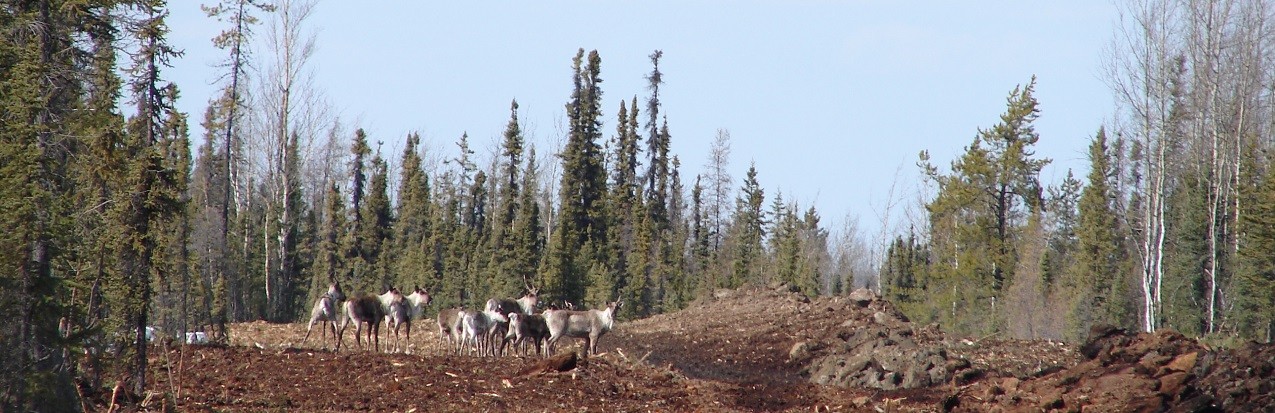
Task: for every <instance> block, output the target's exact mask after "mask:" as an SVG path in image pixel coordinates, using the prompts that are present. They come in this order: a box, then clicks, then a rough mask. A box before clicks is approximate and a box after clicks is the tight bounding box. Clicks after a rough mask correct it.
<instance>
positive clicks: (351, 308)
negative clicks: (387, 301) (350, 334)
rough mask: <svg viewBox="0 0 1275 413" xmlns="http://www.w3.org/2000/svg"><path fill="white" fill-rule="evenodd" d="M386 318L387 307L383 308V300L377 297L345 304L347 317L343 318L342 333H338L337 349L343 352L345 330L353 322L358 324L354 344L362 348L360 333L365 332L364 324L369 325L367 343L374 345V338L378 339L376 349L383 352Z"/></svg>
mask: <svg viewBox="0 0 1275 413" xmlns="http://www.w3.org/2000/svg"><path fill="white" fill-rule="evenodd" d="M384 318H385V307H383V306H382V304H381V300H380V298H379V297H377V296H375V295H371V294H368V295H365V296H362V297H359V298H355V299H353V300H349V301H346V302H345V316H344V317H342V322H341V331H340V332H338V333H337V342H336V348H337V351H340V350H341V341H342V339H343V338H344V337H345V328H346V327H348V326H349V325H350V323H351V322H354V323H356V324H355V329H354V344H355V345H357V346H360V347H361V344H362V343H361V342H359V338H360V333H362V332H363V324H364V323H366V324H367V341H368V344H373V341H372V340H373V337H376V339H375V340H376V342H375V344H374V347H373V348H374V349H376V351H380V350H381V332H380V329H381V320H382V319H384Z"/></svg>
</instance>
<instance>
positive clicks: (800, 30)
mask: <svg viewBox="0 0 1275 413" xmlns="http://www.w3.org/2000/svg"><path fill="white" fill-rule="evenodd" d="M200 2H201V1H200V0H189V1H187V0H181V1H174V2H172V4H170V6H169V7H170V8H171V15H170V16H169V20H168V21H169V25H170V28H171V30H172V32H171V33H170V40H171V42H172V43H173V44H174V45H175V46H176V47H178V48H180V49H182V50H184V52H185V54H184V56H183V57H181V58H179V59H175V60H174V61H173V67H172V68H170V69H168V71H167V72H166V73H167V77H168V79H169V80H171V81H174V82H176V83H177V84H178V85H179V87H180V88H181V90H182V99H181V101H180V102H179V109H180V110H182V111H184V112H187V113H189V114H190V116H191V118H192V122H191V123H192V125H193V129H192V131H191V134H192V137H199V136H202V130H200V129H199V127H198V125H197V123H198V120H199V119H202V116H203V113H204V109H205V107H206V106H207V103H208V101H209V99H210V98H211V97H212V96H214V95H216V94H217V90H218V88H219V86H218V85H216V84H215V83H216V81H217V79H218V70H219V69H217V68H216V67H214V63H216V62H217V61H219V60H220V59H224V56H225V53H224V52H223V51H221V50H218V49H215V48H213V47H212V44H211V40H210V39H211V38H212V37H213V36H214V35H216V33H217V32H218V31H220V30H221V28H222V24H221V23H219V22H217V21H215V20H213V19H211V18H208V17H206V16H205V15H204V14H203V12H202V11H201V10H200V8H199V3H200ZM1115 24H1116V6H1115V5H1114V4H1113V3H1111V2H1110V1H1109V0H1074V1H1065V2H1035V1H1032V2H1024V1H977V2H953V1H914V2H892V1H887V2H870V1H783V2H777V1H770V2H765V1H697V0H692V1H644V2H633V1H616V2H597V1H554V2H496V3H489V4H481V5H479V4H477V3H475V2H432V1H418V0H376V1H344V0H321V1H320V2H319V3H318V4H317V6H316V9H315V12H314V15H313V16H312V17H311V18H310V20H309V21H308V25H309V26H308V27H310V28H312V29H313V30H314V33H315V35H316V46H317V50H316V51H315V54H314V56H313V58H312V60H311V62H310V65H311V66H310V69H311V70H312V71H313V74H314V80H315V86H316V88H317V89H318V91H319V92H321V93H322V94H323V96H324V97H325V98H326V100H327V102H328V103H329V104H330V105H331V106H332V107H333V108H334V109H335V111H336V112H335V116H339V117H340V118H341V120H342V123H344V124H345V125H347V126H348V127H349V128H350V130H353V128H358V127H361V128H363V129H364V130H365V131H367V133H368V134H369V136H370V140H371V141H372V142H374V143H375V142H376V141H382V142H384V147H383V149H382V151H383V154H384V155H385V157H386V158H387V159H388V160H390V161H391V162H394V161H397V159H398V156H399V154H400V153H401V150H402V149H401V148H402V145H403V141H404V139H405V136H406V135H407V134H408V133H410V132H419V133H420V134H421V136H422V139H423V141H424V144H423V146H424V150H425V151H426V152H429V153H434V154H435V155H438V154H440V153H441V154H443V155H447V156H454V153H455V152H456V150H455V148H456V146H455V142H456V141H457V140H458V139H459V138H460V136H461V134H462V133H468V135H469V138H470V144H471V147H473V148H474V149H475V150H476V151H477V153H478V156H479V157H480V159H487V157H488V156H489V154H490V153H492V152H493V151H494V149H495V148H496V147H497V145H498V144H499V142H500V139H501V138H500V136H501V134H502V132H503V131H504V128H505V126H506V123H507V122H508V120H509V103H510V101H511V100H512V99H517V101H518V103H519V105H520V110H519V112H520V118H521V119H522V122H523V125H522V126H523V128H524V131H525V132H526V133H527V135H528V136H527V138H528V140H529V141H531V142H533V143H534V144H535V145H536V147H537V151H538V152H539V153H540V154H542V155H543V154H545V153H547V152H550V151H553V150H556V149H557V148H556V147H554V146H555V145H559V144H560V143H561V142H564V141H565V137H564V133H563V132H562V129H563V127H562V126H561V125H564V124H565V123H566V115H565V110H564V105H565V104H566V102H567V100H568V98H569V96H570V93H571V87H572V83H571V59H572V57H574V56H575V53H576V50H577V49H579V48H584V49H585V50H597V51H598V52H599V54H600V56H601V58H602V64H601V76H600V77H601V78H602V79H603V83H602V88H603V92H604V95H603V100H604V104H603V120H604V122H605V125H604V127H603V129H602V130H603V131H606V133H607V135H606V138H607V139H609V138H610V136H611V135H612V134H613V133H614V130H615V119H614V118H615V114H616V112H617V110H618V108H619V105H620V101H621V100H624V101H629V100H630V99H632V98H633V97H634V96H636V97H637V98H638V101H639V104H640V105H642V108H643V110H644V109H645V100H646V97H647V96H648V93H649V92H648V90H647V88H646V86H647V83H646V80H645V78H644V76H645V75H646V74H648V73H649V72H650V71H651V63H650V60H649V58H648V56H649V55H650V54H651V52H652V51H654V50H657V49H658V50H662V51H663V52H664V55H663V59H661V61H660V70H661V72H663V73H664V81H665V83H664V85H663V86H661V89H660V92H661V101H662V104H663V108H662V114H663V116H667V120H668V124H669V129H670V132H671V136H672V142H671V153H672V154H673V155H676V156H678V157H679V158H680V160H681V162H682V168H681V174H682V176H683V180H684V181H685V182H686V183H687V184H686V185H687V190H688V194H687V196H689V187H690V185H691V183H692V182H693V181H694V177H695V175H697V174H701V173H703V172H704V171H705V170H706V169H707V168H705V165H706V164H707V161H708V159H709V151H710V146H711V144H712V142H713V139H714V137H715V136H716V135H717V132H718V131H719V130H727V131H729V133H730V136H731V139H730V144H731V155H730V170H731V174H732V176H733V177H734V178H735V180H734V182H735V187H736V188H738V187H739V184H740V182H742V180H743V178H744V175H745V171H747V169H748V167H749V166H750V165H755V166H756V168H757V171H758V180H759V181H760V183H761V185H762V187H763V188H765V191H766V196H767V198H768V201H767V205H769V203H770V201H769V200H770V199H773V197H774V195H775V194H776V193H779V192H782V194H783V197H784V199H785V200H787V201H796V202H798V203H799V204H800V205H801V207H802V208H803V209H804V208H806V207H809V206H811V205H813V206H815V207H816V208H817V210H818V211H819V212H820V214H821V216H822V218H823V221H822V222H823V223H824V225H825V228H829V229H830V230H833V231H834V232H836V231H837V230H839V229H840V228H841V227H842V226H843V225H844V224H845V223H846V222H847V221H851V220H857V222H858V224H859V227H860V231H861V232H864V233H868V234H872V233H877V232H880V230H881V229H889V230H895V229H897V228H898V227H899V224H898V222H899V220H900V219H901V216H902V209H901V208H903V206H905V205H907V204H913V205H915V204H917V199H919V198H918V196H919V195H918V194H919V192H918V191H922V189H921V187H920V182H921V177H920V174H919V172H918V168H917V166H916V162H917V154H918V152H920V151H921V150H928V151H930V154H931V156H932V158H933V163H934V164H936V165H939V166H942V167H946V166H947V165H949V163H950V161H951V160H952V159H955V158H956V157H958V156H959V155H960V154H962V153H963V152H964V148H965V146H967V145H969V144H970V143H971V142H972V141H973V138H974V136H975V135H976V134H977V133H978V130H979V128H990V127H991V126H993V125H995V124H996V123H997V122H998V121H999V116H1000V115H1001V114H1002V113H1003V112H1004V111H1005V103H1006V98H1007V97H1008V95H1009V93H1010V91H1011V90H1013V89H1014V88H1015V87H1016V86H1019V85H1025V84H1026V83H1027V82H1029V81H1030V80H1031V78H1032V76H1036V78H1037V85H1036V95H1035V96H1036V98H1037V99H1038V100H1039V102H1040V109H1041V114H1040V118H1039V120H1038V121H1037V122H1036V127H1037V131H1038V132H1039V133H1040V136H1041V138H1040V141H1039V142H1038V143H1037V145H1036V150H1037V155H1038V156H1039V157H1044V158H1051V159H1053V163H1052V164H1051V165H1050V166H1049V167H1047V168H1046V169H1045V170H1044V171H1043V172H1042V176H1041V178H1042V181H1043V182H1044V183H1046V184H1056V183H1057V182H1060V181H1061V180H1062V179H1063V177H1064V176H1065V175H1066V173H1067V172H1068V170H1073V171H1074V172H1073V173H1074V174H1075V175H1076V176H1077V177H1078V178H1081V179H1083V176H1084V175H1085V173H1086V172H1087V169H1088V161H1087V159H1086V149H1087V146H1088V142H1089V139H1090V138H1091V137H1092V136H1093V134H1094V133H1095V132H1096V131H1097V130H1098V128H1099V127H1100V126H1102V125H1104V124H1105V123H1107V122H1109V121H1110V119H1111V118H1112V117H1113V115H1112V113H1113V110H1114V109H1113V108H1114V103H1113V102H1114V101H1113V97H1112V96H1113V94H1112V93H1111V91H1110V89H1109V87H1108V86H1107V83H1106V82H1105V81H1104V76H1103V75H1102V73H1103V63H1104V59H1105V57H1104V56H1107V55H1108V53H1107V52H1106V50H1108V45H1109V44H1110V42H1111V39H1112V36H1113V30H1114V26H1115ZM257 31H258V35H257V36H258V37H259V38H260V37H261V36H264V33H265V30H264V29H263V28H258V29H257ZM258 56H259V57H264V52H258ZM639 118H640V119H645V118H646V114H645V113H642V114H640V116H639ZM891 205H895V206H893V207H892V206H891ZM886 218H888V219H889V220H890V221H894V223H891V224H889V225H886V224H884V223H883V221H884V220H886Z"/></svg>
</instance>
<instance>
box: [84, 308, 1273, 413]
mask: <svg viewBox="0 0 1275 413" xmlns="http://www.w3.org/2000/svg"><path fill="white" fill-rule="evenodd" d="M413 327H414V331H413V334H412V338H411V340H410V342H408V343H407V344H406V345H404V346H402V347H401V348H400V350H401V351H400V352H397V353H386V352H385V351H384V350H385V346H386V345H387V344H388V343H389V342H392V341H393V338H392V337H386V334H385V333H384V332H382V337H381V341H382V343H381V344H382V346H383V347H382V349H381V350H382V351H380V352H377V351H372V350H369V349H358V348H354V346H353V339H352V334H351V332H347V333H346V336H345V340H344V343H345V344H344V346H343V347H342V349H341V351H340V352H333V351H331V350H329V349H328V347H331V345H330V343H328V345H325V344H324V343H322V342H321V341H320V340H318V339H317V338H316V337H310V339H309V341H308V342H306V343H304V344H303V343H301V339H302V337H303V336H304V335H305V325H304V324H270V323H265V322H254V323H244V324H237V325H234V326H232V329H231V342H230V344H229V345H226V346H208V345H199V346H196V345H188V346H184V347H183V346H171V347H163V346H155V347H153V349H154V350H153V351H152V358H151V369H150V374H151V376H150V379H149V380H150V381H149V382H148V388H149V389H150V390H149V391H148V392H147V394H145V395H122V396H121V395H116V400H117V404H121V405H123V407H124V409H123V410H124V411H128V410H133V411H138V410H167V409H171V410H175V411H230V412H247V411H253V412H256V411H396V412H414V411H466V412H478V411H509V410H511V409H513V410H517V411H607V412H612V411H731V412H735V411H745V412H750V411H803V412H804V411H882V412H884V411H921V412H930V411H1041V410H1059V411H1081V410H1084V411H1091V409H1096V411H1169V410H1174V411H1271V409H1272V408H1275V407H1273V406H1275V403H1272V402H1275V400H1272V393H1273V392H1275V389H1273V386H1275V384H1273V383H1275V377H1273V375H1275V346H1271V345H1258V344H1253V345H1250V346H1248V347H1244V348H1242V349H1238V350H1214V349H1210V348H1207V347H1206V346H1203V345H1201V344H1199V343H1198V342H1196V341H1194V340H1191V339H1188V338H1186V337H1182V336H1181V335H1177V334H1176V333H1171V332H1166V333H1157V334H1132V333H1129V332H1125V331H1121V330H1116V329H1110V328H1105V329H1104V328H1097V329H1095V332H1094V334H1093V337H1091V339H1090V340H1089V341H1087V342H1086V343H1081V345H1079V346H1076V345H1069V344H1064V343H1058V342H1048V341H1022V340H1009V339H1002V338H999V337H953V336H949V335H947V334H944V333H943V332H942V331H941V329H940V328H939V327H938V326H916V325H913V323H910V322H908V321H907V319H906V317H904V316H903V315H902V314H900V313H898V312H897V311H896V310H894V308H893V306H892V305H890V303H888V302H886V301H882V300H878V299H876V298H875V297H871V296H870V295H869V296H863V295H858V296H854V297H819V298H813V299H811V298H807V297H805V296H802V295H800V294H797V293H793V292H791V289H790V288H788V287H787V286H783V285H778V286H772V287H770V288H760V289H744V290H723V291H718V292H717V293H716V294H714V296H713V297H711V298H708V299H704V300H701V301H699V302H697V303H694V304H693V305H692V306H690V307H689V308H687V309H685V310H682V311H678V312H674V313H670V314H664V315H659V316H655V317H650V318H647V319H643V320H633V321H623V320H622V321H620V322H617V324H616V327H615V329H614V330H613V331H611V332H610V333H609V334H607V335H606V336H604V337H602V339H601V340H600V344H599V351H600V352H601V354H598V355H593V356H590V357H588V358H582V359H578V360H576V359H571V360H569V361H568V360H567V359H566V358H562V359H557V360H554V361H555V362H556V363H558V364H557V365H552V366H551V365H548V364H544V363H546V362H545V361H543V360H542V359H541V358H540V357H534V356H506V357H501V358H489V357H471V356H464V355H452V354H450V353H449V352H448V351H447V350H445V346H444V345H443V344H442V343H441V340H440V339H439V333H438V331H437V328H436V327H435V324H434V321H433V320H431V319H425V320H417V321H416V322H415V323H413ZM314 335H318V331H317V328H316V331H315V333H314ZM165 348H167V350H165ZM570 351H579V348H578V347H572V348H562V349H559V354H563V353H566V352H570ZM568 362H573V363H574V364H573V365H572V364H564V363H568ZM559 370H565V371H559ZM816 383H826V384H816ZM82 392H84V393H86V395H87V396H88V397H89V398H90V399H91V400H92V402H93V403H94V406H95V407H96V408H98V409H101V410H106V408H107V406H108V405H109V404H110V398H111V389H86V390H83V391H82ZM117 407H120V406H117Z"/></svg>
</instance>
